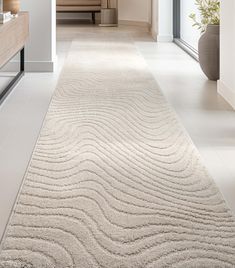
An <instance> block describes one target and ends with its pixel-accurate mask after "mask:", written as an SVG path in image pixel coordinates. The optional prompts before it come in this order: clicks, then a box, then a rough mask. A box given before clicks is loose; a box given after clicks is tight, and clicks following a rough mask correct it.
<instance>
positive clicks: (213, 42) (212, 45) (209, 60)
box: [198, 25, 220, 81]
mask: <svg viewBox="0 0 235 268" xmlns="http://www.w3.org/2000/svg"><path fill="white" fill-rule="evenodd" d="M198 53H199V62H200V65H201V68H202V70H203V72H204V73H205V75H206V76H207V77H208V78H209V79H210V80H213V81H216V80H219V74H220V26H219V25H208V26H207V29H206V31H205V33H204V34H203V35H202V36H201V38H200V39H199V45H198Z"/></svg>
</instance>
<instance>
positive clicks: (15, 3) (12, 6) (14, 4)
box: [3, 0, 20, 14]
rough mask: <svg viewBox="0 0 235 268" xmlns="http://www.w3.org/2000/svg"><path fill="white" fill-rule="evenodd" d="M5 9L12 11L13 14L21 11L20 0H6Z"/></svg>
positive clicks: (4, 2)
mask: <svg viewBox="0 0 235 268" xmlns="http://www.w3.org/2000/svg"><path fill="white" fill-rule="evenodd" d="M3 10H4V11H11V13H12V14H17V13H19V11H20V0H4V1H3Z"/></svg>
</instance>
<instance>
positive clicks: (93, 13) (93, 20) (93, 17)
mask: <svg viewBox="0 0 235 268" xmlns="http://www.w3.org/2000/svg"><path fill="white" fill-rule="evenodd" d="M91 14H92V22H93V24H95V12H92V13H91Z"/></svg>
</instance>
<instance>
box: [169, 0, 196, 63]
mask: <svg viewBox="0 0 235 268" xmlns="http://www.w3.org/2000/svg"><path fill="white" fill-rule="evenodd" d="M173 1H174V38H175V42H176V43H177V44H178V45H180V46H181V47H182V48H184V49H185V50H186V51H187V52H188V53H190V54H191V55H192V56H194V57H195V58H197V54H198V40H199V38H200V35H201V33H200V30H198V29H197V28H196V27H193V26H192V25H193V22H192V19H190V18H189V16H190V14H191V13H195V14H196V15H197V16H199V11H198V9H197V6H196V5H195V0H173Z"/></svg>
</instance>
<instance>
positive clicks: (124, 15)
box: [118, 0, 151, 23]
mask: <svg viewBox="0 0 235 268" xmlns="http://www.w3.org/2000/svg"><path fill="white" fill-rule="evenodd" d="M150 10H151V0H119V1H118V16H119V20H120V21H134V22H143V23H149V22H150V21H151V13H150Z"/></svg>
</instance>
